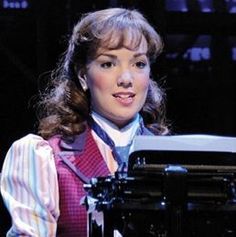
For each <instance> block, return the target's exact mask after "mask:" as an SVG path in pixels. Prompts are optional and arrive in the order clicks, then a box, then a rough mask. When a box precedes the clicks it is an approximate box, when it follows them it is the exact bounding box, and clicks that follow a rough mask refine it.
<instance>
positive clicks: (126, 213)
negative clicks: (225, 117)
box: [85, 135, 236, 237]
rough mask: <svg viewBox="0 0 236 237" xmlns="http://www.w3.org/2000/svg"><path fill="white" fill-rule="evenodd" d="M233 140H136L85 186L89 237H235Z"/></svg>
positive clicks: (203, 137) (201, 137) (193, 137)
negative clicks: (124, 156)
mask: <svg viewBox="0 0 236 237" xmlns="http://www.w3.org/2000/svg"><path fill="white" fill-rule="evenodd" d="M235 175H236V138H234V137H221V136H208V135H186V136H163V137H162V136H140V137H137V138H136V139H135V141H134V143H133V146H132V148H131V153H130V156H129V163H128V166H127V165H126V164H124V165H123V166H121V167H120V168H119V170H118V171H117V172H116V173H115V175H113V176H107V177H96V178H93V179H91V182H90V184H88V185H85V190H86V191H87V196H86V198H85V205H86V206H87V210H88V217H89V223H88V233H89V237H113V236H115V237H121V236H122V237H134V236H135V237H141V236H142V237H196V236H199V237H200V236H201V237H202V236H208V237H209V236H214V237H218V236H219V237H226V236H227V237H232V236H236V187H235V184H236V182H235V181H236V177H235Z"/></svg>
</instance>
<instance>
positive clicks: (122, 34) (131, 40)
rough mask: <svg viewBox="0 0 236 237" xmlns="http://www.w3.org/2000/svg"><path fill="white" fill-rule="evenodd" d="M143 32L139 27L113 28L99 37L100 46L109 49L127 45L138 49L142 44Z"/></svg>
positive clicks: (128, 47) (131, 48) (132, 48)
mask: <svg viewBox="0 0 236 237" xmlns="http://www.w3.org/2000/svg"><path fill="white" fill-rule="evenodd" d="M142 38H143V34H142V32H141V31H140V30H139V29H137V28H131V27H127V26H126V27H122V28H119V29H117V28H115V27H114V28H113V29H110V30H109V31H107V32H104V33H103V34H102V35H101V38H100V39H99V41H100V42H99V47H101V48H107V49H119V48H122V47H125V48H127V49H129V50H136V49H137V48H138V47H139V45H140V44H141V41H142Z"/></svg>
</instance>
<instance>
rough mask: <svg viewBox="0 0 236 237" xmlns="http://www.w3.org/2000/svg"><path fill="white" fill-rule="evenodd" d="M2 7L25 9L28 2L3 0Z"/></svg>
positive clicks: (25, 0)
mask: <svg viewBox="0 0 236 237" xmlns="http://www.w3.org/2000/svg"><path fill="white" fill-rule="evenodd" d="M2 7H3V8H4V9H27V8H29V2H28V1H27V0H3V6H2Z"/></svg>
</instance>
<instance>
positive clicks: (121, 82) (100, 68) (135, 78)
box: [85, 38, 150, 127]
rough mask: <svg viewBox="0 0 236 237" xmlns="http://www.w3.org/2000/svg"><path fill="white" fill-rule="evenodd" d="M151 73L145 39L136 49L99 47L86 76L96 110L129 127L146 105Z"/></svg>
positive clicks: (88, 66) (89, 64) (120, 124)
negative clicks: (128, 124)
mask: <svg viewBox="0 0 236 237" xmlns="http://www.w3.org/2000/svg"><path fill="white" fill-rule="evenodd" d="M149 74H150V64H149V59H148V57H147V42H146V40H145V39H144V38H143V39H142V41H141V44H140V46H139V47H138V48H137V49H135V50H129V49H127V48H126V47H123V48H120V49H115V50H109V49H99V50H98V52H97V54H96V57H95V58H94V59H93V60H92V61H90V62H89V63H88V64H87V71H86V75H85V78H86V82H87V86H88V88H89V90H90V94H91V106H92V110H93V111H95V112H97V113H98V114H100V115H102V116H103V117H105V118H107V119H108V120H110V121H111V122H113V123H114V124H116V125H117V126H118V127H123V126H125V125H126V124H127V123H129V122H130V121H131V120H132V119H133V118H134V117H135V115H136V114H137V113H138V112H139V111H140V110H141V108H142V107H143V105H144V102H145V100H146V96H147V91H148V86H149V80H150V79H149Z"/></svg>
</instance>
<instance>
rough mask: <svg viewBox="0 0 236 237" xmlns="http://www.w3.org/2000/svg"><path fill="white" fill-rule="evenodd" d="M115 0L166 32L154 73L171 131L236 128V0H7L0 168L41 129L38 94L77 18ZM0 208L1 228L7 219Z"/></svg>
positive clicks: (1, 53) (0, 9)
mask: <svg viewBox="0 0 236 237" xmlns="http://www.w3.org/2000/svg"><path fill="white" fill-rule="evenodd" d="M116 6H121V7H129V8H136V9H139V10H140V11H141V12H142V13H143V14H144V15H145V16H146V17H147V18H148V20H149V21H150V22H151V23H152V24H153V25H154V26H155V28H156V30H157V31H158V32H159V33H160V34H161V35H162V37H163V39H164V42H165V49H164V52H163V54H162V55H161V56H160V57H159V59H158V60H157V63H155V65H154V66H153V76H154V78H156V80H157V81H158V82H159V83H160V85H162V87H164V88H165V89H166V93H167V118H168V120H169V121H170V122H171V124H172V130H173V133H175V134H191V133H204V134H213V135H223V136H235V135H236V119H235V117H236V116H235V113H236V106H235V105H236V102H235V101H236V100H235V91H236V77H235V71H236V14H235V12H236V3H235V1H233V0H205V1H203V0H201V1H200V0H178V1H177V0H156V1H154V0H145V1H143V0H140V1H139V0H137V1H132V0H128V1H124V0H123V1H121V0H103V1H92V0H86V1H78V0H60V1H58V0H57V1H56V0H40V1H39V0H38V1H36V0H35V1H33V0H31V1H30V0H28V1H26V0H15V1H12V0H2V1H0V108H1V112H0V126H1V127H0V168H1V166H2V162H3V159H4V157H5V154H6V152H7V149H8V148H9V146H10V145H11V143H12V142H13V141H14V140H16V139H18V138H20V137H22V136H24V135H26V134H27V133H29V132H36V127H37V126H36V125H37V119H36V116H35V109H34V108H33V104H34V103H35V100H33V99H32V98H33V97H35V95H36V94H37V91H38V89H39V88H41V87H43V85H44V83H45V79H44V75H45V73H46V72H49V71H50V70H52V69H53V68H55V66H56V63H57V61H58V58H59V56H60V55H61V54H62V53H63V51H64V50H65V49H66V46H67V39H68V35H70V33H71V30H72V27H73V25H74V24H75V22H76V21H77V20H78V19H79V18H80V17H81V14H82V13H85V12H89V11H93V10H97V9H103V8H107V7H116ZM2 208H3V207H2V205H1V206H0V209H2ZM1 212H2V211H1ZM2 215H3V216H6V213H5V211H3V212H2V213H1V217H0V219H1V222H2V220H5V221H4V224H2V223H0V228H3V229H2V230H0V236H2V235H3V234H1V231H2V233H3V232H5V231H6V229H7V228H8V225H9V218H7V217H6V218H2Z"/></svg>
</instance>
